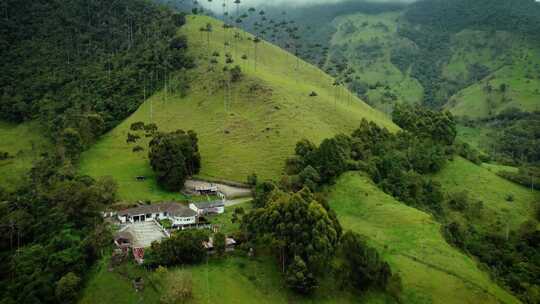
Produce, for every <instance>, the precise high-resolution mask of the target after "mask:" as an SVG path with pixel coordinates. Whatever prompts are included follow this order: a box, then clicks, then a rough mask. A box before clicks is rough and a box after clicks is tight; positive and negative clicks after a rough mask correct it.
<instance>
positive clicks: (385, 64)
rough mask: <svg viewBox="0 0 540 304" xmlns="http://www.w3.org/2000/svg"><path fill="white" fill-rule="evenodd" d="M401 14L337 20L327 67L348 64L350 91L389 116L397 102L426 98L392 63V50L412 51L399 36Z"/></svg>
mask: <svg viewBox="0 0 540 304" xmlns="http://www.w3.org/2000/svg"><path fill="white" fill-rule="evenodd" d="M400 14H401V13H400V12H385V13H381V14H375V15H374V14H364V13H356V14H351V15H344V16H340V17H338V18H336V19H335V20H334V21H333V26H334V27H335V30H336V32H335V34H334V35H333V37H332V39H331V41H330V52H329V56H328V59H327V61H326V64H325V68H326V69H329V68H331V67H333V66H334V65H335V64H336V63H340V62H342V61H345V62H346V63H347V64H348V65H349V66H351V67H352V68H353V69H354V73H353V76H354V80H353V83H352V86H351V88H352V89H353V90H354V91H356V92H357V93H359V94H361V95H364V96H365V97H364V98H365V99H366V101H368V102H369V103H370V104H371V105H372V106H374V107H375V108H377V109H380V110H381V111H384V112H386V113H389V112H390V111H391V109H392V104H393V103H394V102H396V101H398V102H409V103H415V102H421V101H422V94H423V88H422V85H421V84H420V83H419V82H418V80H416V79H414V78H412V77H411V75H410V71H405V72H402V71H400V70H399V68H398V67H396V66H395V65H393V64H392V62H391V53H392V50H394V49H401V48H407V47H410V42H409V41H407V40H406V39H403V38H402V37H400V36H399V34H398V33H397V28H398V20H399V18H400Z"/></svg>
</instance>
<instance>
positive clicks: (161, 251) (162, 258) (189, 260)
mask: <svg viewBox="0 0 540 304" xmlns="http://www.w3.org/2000/svg"><path fill="white" fill-rule="evenodd" d="M203 241H208V235H207V234H206V232H205V231H203V230H197V229H192V230H186V231H179V232H176V233H174V234H173V235H172V236H171V237H170V238H168V239H165V240H163V241H161V242H154V243H152V246H151V247H150V249H148V250H146V252H145V258H144V263H145V265H148V266H149V267H152V268H157V267H158V266H165V267H169V266H178V265H191V264H197V263H200V262H202V261H203V260H204V258H205V257H206V249H205V248H204V246H203Z"/></svg>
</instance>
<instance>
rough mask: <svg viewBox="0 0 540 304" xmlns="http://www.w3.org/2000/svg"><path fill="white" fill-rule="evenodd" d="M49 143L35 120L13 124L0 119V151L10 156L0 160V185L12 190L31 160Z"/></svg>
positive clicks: (28, 167) (31, 162)
mask: <svg viewBox="0 0 540 304" xmlns="http://www.w3.org/2000/svg"><path fill="white" fill-rule="evenodd" d="M49 145H50V143H49V141H48V140H47V139H46V138H45V137H44V133H43V132H41V131H40V127H39V125H38V123H37V122H27V123H24V124H19V125H15V124H10V123H6V122H1V121H0V152H8V153H9V154H10V155H11V156H12V158H9V159H7V160H0V172H2V174H0V186H2V187H4V188H6V189H8V190H13V189H14V187H16V186H17V185H19V184H20V182H21V180H22V179H23V178H24V175H25V174H26V173H27V172H28V170H29V169H30V168H31V167H32V164H33V162H34V161H35V160H36V159H37V158H38V157H39V155H40V153H42V152H43V151H46V150H47V147H49Z"/></svg>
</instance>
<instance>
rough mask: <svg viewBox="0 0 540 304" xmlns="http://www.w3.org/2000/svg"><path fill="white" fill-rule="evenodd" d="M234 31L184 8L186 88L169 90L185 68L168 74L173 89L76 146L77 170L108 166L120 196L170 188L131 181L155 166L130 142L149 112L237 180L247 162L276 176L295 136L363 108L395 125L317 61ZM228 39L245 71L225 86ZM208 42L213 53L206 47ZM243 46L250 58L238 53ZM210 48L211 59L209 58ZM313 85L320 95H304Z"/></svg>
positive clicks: (321, 134) (346, 128) (342, 122)
mask: <svg viewBox="0 0 540 304" xmlns="http://www.w3.org/2000/svg"><path fill="white" fill-rule="evenodd" d="M207 24H211V25H212V29H213V30H212V32H210V33H208V32H204V31H201V30H200V29H201V28H206V26H207ZM235 31H236V30H234V29H228V30H227V29H224V28H223V25H222V23H221V22H219V21H217V20H215V19H212V18H209V17H204V16H190V17H188V22H187V24H186V26H184V27H183V28H182V29H181V33H183V34H185V35H186V36H187V37H188V41H189V42H190V48H189V49H190V50H191V52H192V55H193V56H194V57H195V58H196V61H197V65H198V67H197V68H196V69H195V70H194V71H193V73H190V74H189V75H190V77H189V84H190V89H189V90H188V91H187V94H186V96H185V97H182V96H181V95H180V94H173V93H171V92H170V91H171V89H172V88H176V87H179V86H182V85H183V84H185V81H184V80H183V79H182V78H181V77H180V78H176V77H175V76H173V77H171V79H172V80H171V81H170V83H169V85H168V88H169V90H167V91H162V92H160V93H159V94H156V95H155V96H153V97H151V98H150V99H149V100H147V101H146V102H145V103H144V104H143V105H142V106H141V107H140V108H139V109H138V111H137V112H136V113H135V114H133V115H132V116H131V117H130V118H128V119H127V120H126V121H124V122H123V123H122V124H121V125H120V126H118V127H117V128H115V129H114V130H113V131H112V132H110V133H108V134H107V135H105V136H104V137H103V138H102V139H101V140H100V141H99V142H98V143H97V144H96V145H95V146H94V147H93V148H91V149H90V150H89V151H88V152H86V153H84V154H83V155H82V158H81V164H80V168H81V172H82V173H84V174H88V175H91V176H102V175H112V176H113V177H114V178H115V179H116V180H117V181H118V182H119V184H120V194H121V197H122V198H123V199H130V200H138V199H162V198H164V197H166V196H167V193H165V192H162V191H160V190H159V188H157V186H156V184H155V181H154V180H153V178H149V179H148V180H147V181H145V182H136V181H135V177H136V176H139V175H144V176H147V177H152V176H153V173H152V171H151V168H150V166H149V162H148V160H147V156H146V154H147V152H146V151H144V152H140V153H133V152H132V148H133V147H134V145H133V144H127V143H126V136H127V133H128V132H129V128H130V125H131V124H132V123H133V122H136V121H143V122H145V123H149V122H150V121H151V119H152V121H153V122H155V123H156V124H157V125H158V127H159V128H160V130H162V131H171V130H175V129H184V130H188V129H193V130H194V131H196V132H197V133H198V135H199V140H200V141H199V146H200V150H201V153H202V160H203V166H202V172H201V176H203V177H207V178H219V179H229V180H235V181H244V180H245V177H246V176H247V175H248V174H251V173H253V172H255V173H257V174H258V175H259V177H260V178H263V179H264V178H277V177H278V176H279V175H280V172H281V168H282V167H283V162H284V161H285V159H286V158H287V157H288V156H290V155H291V154H292V153H293V150H294V145H295V144H296V142H297V141H298V140H300V139H302V138H308V139H311V140H313V141H315V142H318V141H320V140H322V139H324V138H327V137H330V136H333V135H335V134H337V133H341V132H344V133H346V132H350V131H351V130H352V129H354V128H355V127H356V126H357V125H358V123H359V121H360V120H361V119H362V118H367V119H368V120H372V121H374V122H376V123H378V124H380V125H381V126H385V127H388V128H389V129H391V130H397V127H396V126H395V125H394V124H393V123H392V122H391V121H390V120H389V119H388V118H387V117H386V116H385V115H384V114H382V113H380V112H377V111H375V110H374V109H372V108H370V107H369V106H368V105H366V104H365V103H363V102H362V101H360V100H358V99H357V98H355V97H354V96H350V95H348V94H349V93H348V92H345V91H344V90H339V91H338V90H337V89H335V87H333V85H332V84H333V82H334V80H333V79H332V78H331V77H330V76H328V75H326V74H325V73H323V72H322V71H320V70H319V69H317V68H315V67H313V66H311V65H309V64H307V63H305V62H303V61H301V60H299V59H296V57H294V56H293V55H291V54H289V53H286V52H284V51H283V50H281V49H279V48H278V47H276V46H273V45H271V44H268V43H266V42H261V43H258V44H257V45H255V43H254V42H253V41H252V39H253V37H252V36H251V35H249V34H247V33H244V32H241V31H239V34H238V37H239V38H238V39H234V38H233V37H234V32H235ZM235 40H236V41H235ZM224 42H227V43H228V44H229V46H228V47H226V46H225V45H224V44H225V43H224ZM236 42H237V43H236ZM225 47H226V48H227V51H226V52H228V53H230V54H231V59H233V60H234V63H233V64H232V65H229V67H228V69H231V68H232V66H234V65H239V66H240V67H241V69H242V73H243V77H242V79H241V80H240V81H239V82H236V83H234V82H233V83H231V85H230V90H228V89H227V88H228V87H229V85H228V81H224V76H225V74H228V72H224V71H223V67H224V66H225V63H224V61H225V56H224V54H225V51H224V48H225ZM255 47H256V48H257V54H256V58H257V60H256V63H255ZM214 52H216V53H219V56H218V57H214V56H212V54H213V53H214ZM243 55H246V56H247V59H241V57H242V56H243ZM212 57H214V58H215V59H216V61H217V63H216V64H212V63H209V62H210V60H211V58H212ZM312 92H315V93H316V94H317V96H313V97H310V96H309V95H310V94H311V93H312ZM147 141H148V139H146V138H143V139H141V140H140V141H139V143H138V145H140V146H142V147H144V148H146V143H147Z"/></svg>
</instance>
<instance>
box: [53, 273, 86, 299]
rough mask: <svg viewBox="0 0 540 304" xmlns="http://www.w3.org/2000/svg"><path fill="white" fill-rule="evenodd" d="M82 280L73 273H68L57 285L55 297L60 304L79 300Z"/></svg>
mask: <svg viewBox="0 0 540 304" xmlns="http://www.w3.org/2000/svg"><path fill="white" fill-rule="evenodd" d="M80 283H81V279H80V278H79V277H78V276H77V275H76V274H74V273H73V272H68V273H67V274H66V275H64V276H63V277H62V278H60V280H58V282H57V283H56V289H55V295H56V298H57V300H58V302H59V303H73V302H74V301H75V299H76V298H77V292H78V290H79V284H80Z"/></svg>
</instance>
